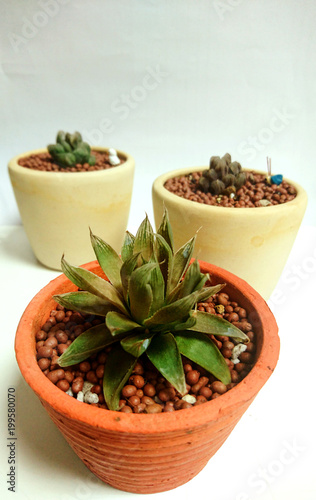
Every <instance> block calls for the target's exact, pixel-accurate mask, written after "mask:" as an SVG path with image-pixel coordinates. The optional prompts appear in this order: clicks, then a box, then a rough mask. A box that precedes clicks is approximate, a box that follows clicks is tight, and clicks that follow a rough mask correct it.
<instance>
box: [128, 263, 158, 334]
mask: <svg viewBox="0 0 316 500" xmlns="http://www.w3.org/2000/svg"><path fill="white" fill-rule="evenodd" d="M157 265H158V264H144V265H143V266H141V267H138V268H137V269H135V270H134V271H133V272H132V274H131V276H130V280H129V289H128V293H129V307H130V311H131V314H132V317H133V319H134V320H135V321H137V322H139V323H140V324H143V322H144V320H145V319H146V318H148V316H149V311H150V309H151V305H152V303H153V292H152V288H151V285H150V279H151V274H152V271H153V269H154V268H155V267H156V266H157Z"/></svg>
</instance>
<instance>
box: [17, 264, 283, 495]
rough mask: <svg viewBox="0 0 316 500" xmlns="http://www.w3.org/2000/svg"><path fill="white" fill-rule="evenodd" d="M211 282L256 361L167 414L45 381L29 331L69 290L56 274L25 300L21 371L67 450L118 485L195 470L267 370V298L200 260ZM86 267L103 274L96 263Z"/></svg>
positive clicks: (142, 486) (161, 480)
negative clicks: (229, 303)
mask: <svg viewBox="0 0 316 500" xmlns="http://www.w3.org/2000/svg"><path fill="white" fill-rule="evenodd" d="M200 265H201V270H202V272H209V273H210V274H211V277H212V282H213V283H214V284H215V283H227V287H226V288H225V291H227V293H228V294H229V295H230V298H231V299H232V300H236V301H237V302H238V303H239V305H240V306H242V307H244V308H245V309H246V310H247V312H248V314H249V319H250V321H251V322H252V324H253V326H254V330H255V332H256V336H257V361H256V363H255V365H254V367H253V368H252V370H251V371H250V373H249V374H248V375H247V376H246V377H245V378H244V379H243V380H242V382H240V383H239V384H237V385H236V386H235V387H234V388H233V389H231V390H230V391H228V392H227V393H226V394H224V395H222V396H220V397H219V398H217V399H214V400H212V401H209V402H207V403H204V404H202V405H199V406H195V407H192V408H190V409H186V410H180V411H175V412H172V413H169V412H166V413H160V414H153V415H148V414H145V415H144V414H134V413H132V414H125V413H119V412H114V411H109V410H104V409H100V408H97V407H93V406H90V405H88V404H85V403H81V402H79V401H77V400H76V399H75V398H72V397H70V396H68V395H67V394H65V393H63V392H62V391H61V390H60V389H58V388H57V387H56V386H55V385H53V384H52V383H51V382H50V381H49V380H48V379H47V378H46V376H45V375H44V374H43V373H42V372H41V370H40V368H39V367H38V365H37V361H36V350H35V333H36V331H37V330H39V329H40V328H41V326H42V325H43V323H45V321H46V320H47V318H48V317H49V314H50V311H51V310H52V309H54V308H55V306H56V304H55V302H54V300H53V299H52V296H53V295H54V294H56V293H65V292H67V291H73V290H74V289H75V286H74V285H73V284H72V283H70V281H69V280H68V279H67V278H65V276H64V275H62V276H59V277H58V278H56V279H54V280H53V281H51V282H50V283H49V284H48V285H47V286H46V287H45V288H43V289H42V290H41V291H40V292H39V293H38V294H37V295H36V296H35V297H34V298H33V300H32V301H31V302H30V304H29V306H28V307H27V309H26V310H25V312H24V314H23V316H22V318H21V320H20V323H19V326H18V329H17V334H16V341H15V349H16V356H17V361H18V364H19V367H20V370H21V372H22V375H23V377H24V378H25V380H26V382H27V383H28V384H29V385H30V387H31V388H32V389H33V390H34V391H35V393H36V394H37V396H38V397H39V399H40V401H41V402H42V404H43V406H44V407H45V408H46V410H47V411H48V413H49V415H50V417H51V418H52V420H53V421H54V422H55V424H56V425H57V427H58V428H59V429H60V431H61V432H62V434H63V435H64V437H65V438H66V440H67V441H68V443H69V444H70V446H71V447H72V448H73V450H74V451H75V453H76V454H77V455H78V456H79V457H80V458H81V460H82V461H83V462H84V463H85V464H86V466H87V467H88V468H89V469H90V470H91V471H92V472H93V473H94V474H95V475H96V476H97V477H99V478H100V479H101V480H102V481H104V482H106V483H108V484H110V485H111V486H113V487H115V488H118V489H120V490H125V491H130V492H134V493H156V492H161V491H166V490H170V489H172V488H176V487H177V486H180V485H181V484H184V483H186V482H187V481H189V480H190V479H192V478H193V477H194V476H196V474H198V473H199V472H200V471H201V470H202V469H203V467H204V466H205V465H206V464H207V462H208V461H209V459H210V458H211V457H212V456H213V455H214V454H215V452H216V451H217V450H218V448H219V447H220V446H221V445H222V444H223V443H224V441H225V440H226V438H227V437H228V436H229V434H230V432H231V431H232V429H233V428H234V427H235V425H236V424H237V422H238V420H239V419H240V417H241V416H242V415H243V413H244V412H245V410H246V409H247V408H248V406H249V405H250V403H251V402H252V401H253V399H254V397H255V396H256V394H257V393H258V391H259V390H260V389H261V388H262V386H263V385H264V384H265V382H266V381H267V380H268V378H269V377H270V375H271V373H272V372H273V370H274V368H275V366H276V363H277V360H278V355H279V337H278V333H277V332H278V327H277V324H276V322H275V319H274V317H273V315H272V313H271V311H270V309H269V308H268V306H267V304H266V303H265V302H264V300H263V299H262V298H261V297H260V295H259V294H258V293H257V292H256V291H255V290H254V289H253V288H251V287H250V286H249V285H248V284H247V283H246V282H245V281H243V280H241V279H240V278H237V277H236V276H235V275H233V274H231V273H229V272H227V271H224V270H223V269H221V268H218V267H216V266H212V265H210V264H206V263H205V262H200ZM83 267H85V268H86V269H89V270H90V271H93V272H95V273H97V274H99V275H101V276H102V275H103V274H102V271H101V269H100V267H99V265H98V264H97V262H91V263H89V264H86V265H85V266H83Z"/></svg>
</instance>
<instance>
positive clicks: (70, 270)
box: [61, 257, 128, 314]
mask: <svg viewBox="0 0 316 500" xmlns="http://www.w3.org/2000/svg"><path fill="white" fill-rule="evenodd" d="M61 268H62V271H63V273H64V274H65V275H66V276H67V278H68V279H70V281H72V282H73V283H74V284H75V285H77V287H78V288H82V289H83V290H85V291H87V292H90V293H92V294H94V295H97V296H98V297H100V298H102V299H106V300H107V301H108V302H110V303H111V304H112V305H113V306H115V307H116V308H117V309H119V310H120V311H122V312H123V313H125V314H128V311H127V309H126V307H125V304H124V302H123V298H122V296H121V294H120V293H119V292H118V291H117V290H116V289H115V288H114V286H112V285H111V283H109V282H108V281H106V280H104V279H102V278H100V277H99V276H97V275H96V274H94V273H92V272H90V271H88V270H87V269H83V268H82V267H77V266H72V265H70V264H68V262H66V260H65V259H64V257H63V258H62V260H61Z"/></svg>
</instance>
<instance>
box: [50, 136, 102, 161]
mask: <svg viewBox="0 0 316 500" xmlns="http://www.w3.org/2000/svg"><path fill="white" fill-rule="evenodd" d="M47 149H48V152H49V154H50V155H51V156H52V158H53V160H54V161H55V162H56V163H57V164H58V165H59V166H60V167H62V168H69V167H75V166H76V165H77V163H79V164H80V165H83V164H84V163H89V165H95V162H96V159H95V156H93V155H92V154H91V148H90V146H89V144H88V143H87V142H84V141H83V140H82V137H81V134H80V133H79V132H75V133H74V134H69V133H68V132H67V133H65V132H63V131H62V130H60V131H59V132H58V134H57V137H56V144H49V145H48V146H47Z"/></svg>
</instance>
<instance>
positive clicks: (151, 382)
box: [36, 292, 256, 413]
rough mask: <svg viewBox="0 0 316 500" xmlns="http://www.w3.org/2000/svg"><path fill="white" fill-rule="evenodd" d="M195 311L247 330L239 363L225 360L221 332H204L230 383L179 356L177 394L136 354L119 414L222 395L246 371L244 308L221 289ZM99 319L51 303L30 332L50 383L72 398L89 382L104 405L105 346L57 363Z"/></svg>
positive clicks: (227, 349)
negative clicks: (182, 390) (181, 376)
mask: <svg viewBox="0 0 316 500" xmlns="http://www.w3.org/2000/svg"><path fill="white" fill-rule="evenodd" d="M198 310H199V311H205V312H209V313H211V314H216V315H217V316H220V317H223V318H225V319H227V320H228V321H231V322H232V323H233V324H234V325H236V326H238V327H239V328H240V329H241V330H242V331H243V332H245V333H247V335H248V336H249V338H250V340H251V342H249V344H247V349H246V351H245V352H243V353H241V354H240V355H239V357H238V359H239V361H240V362H237V363H235V364H234V363H233V362H232V360H231V357H232V349H233V348H234V346H235V344H234V342H233V341H231V340H230V339H229V338H228V337H225V336H221V337H219V336H216V338H215V337H214V336H213V335H211V336H210V338H211V339H212V340H213V341H214V343H215V344H216V345H217V347H218V348H219V349H220V350H221V352H222V354H223V356H224V357H225V360H226V363H227V365H228V367H229V369H230V372H231V380H232V381H231V383H230V384H228V385H225V384H223V383H222V382H220V381H218V380H216V378H215V377H214V376H213V375H210V374H209V373H208V372H206V370H204V369H203V368H201V367H199V366H198V365H196V364H195V363H193V362H191V361H190V360H188V359H186V358H183V367H184V372H185V376H186V382H187V389H188V394H187V395H186V396H184V397H181V395H180V394H179V393H178V392H177V391H176V390H175V389H174V388H173V387H172V386H171V384H170V383H169V382H168V381H167V380H166V379H165V378H164V377H162V375H161V374H160V373H159V372H158V371H157V370H156V369H155V367H154V366H153V365H152V364H151V363H150V362H149V361H148V360H147V359H146V358H144V359H143V358H140V359H139V361H138V362H137V364H136V365H135V368H134V371H133V373H132V375H131V376H130V377H129V380H128V381H127V383H126V384H125V386H124V387H123V389H122V392H121V400H120V411H121V412H124V413H160V412H170V411H177V410H181V409H186V408H191V407H192V406H196V405H200V404H203V403H205V402H206V401H209V400H212V399H216V398H217V397H219V396H220V395H222V394H225V393H226V392H227V391H228V390H230V389H232V388H233V387H234V386H235V385H236V384H237V383H238V382H240V381H241V380H242V379H243V378H244V377H245V376H246V375H247V374H248V373H249V371H250V370H251V368H252V366H253V364H254V361H255V350H256V347H255V332H254V331H253V329H252V325H251V323H250V322H249V321H248V317H247V312H246V310H245V309H244V308H241V307H240V306H239V305H238V304H237V303H236V302H234V301H231V300H230V297H229V295H228V294H226V293H223V292H222V293H219V294H216V295H214V296H213V297H211V298H210V299H208V300H207V301H206V302H201V303H199V304H198ZM218 311H220V312H218ZM102 321H103V319H102V318H97V317H93V316H88V315H86V314H80V313H77V312H73V311H69V310H65V309H64V308H63V307H62V306H60V305H56V309H54V310H52V311H51V315H50V318H49V319H48V320H47V321H46V322H45V323H44V325H43V326H42V329H41V330H39V331H38V332H37V334H36V341H37V344H36V346H37V360H38V365H39V367H40V369H41V370H42V371H43V373H44V374H45V375H46V376H47V377H48V378H49V380H50V381H51V382H52V383H53V384H55V385H56V386H57V387H59V389H60V390H62V391H64V392H67V391H69V389H71V390H72V393H73V395H74V397H76V395H78V393H80V391H82V389H83V385H84V382H85V381H86V382H87V381H88V382H91V384H92V387H91V389H90V390H91V392H92V393H95V394H97V395H98V397H99V402H98V403H92V404H93V405H94V406H98V407H99V408H104V409H106V408H107V406H106V404H105V402H104V397H103V394H102V386H103V372H104V364H105V363H106V357H107V353H108V352H109V351H110V349H111V347H108V348H107V349H105V350H104V351H102V352H100V353H98V354H96V355H94V356H91V357H90V358H89V359H88V360H85V361H82V362H81V363H79V364H78V365H75V366H72V367H68V368H60V367H59V366H58V356H59V355H60V353H61V352H64V350H65V349H66V348H67V347H68V345H70V344H71V342H72V341H73V340H74V339H75V338H76V337H77V336H78V335H80V334H81V333H82V332H83V331H85V330H87V329H88V328H91V326H94V325H97V324H100V323H102Z"/></svg>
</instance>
